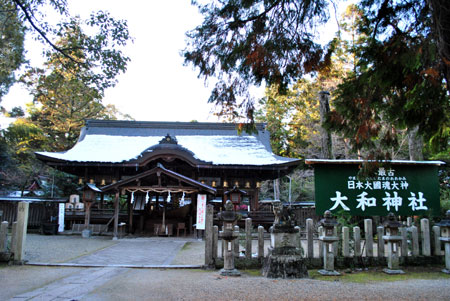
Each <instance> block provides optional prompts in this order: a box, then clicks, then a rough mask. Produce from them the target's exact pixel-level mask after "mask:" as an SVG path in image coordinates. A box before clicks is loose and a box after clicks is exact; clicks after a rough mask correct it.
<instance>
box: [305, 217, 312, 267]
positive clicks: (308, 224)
mask: <svg viewBox="0 0 450 301" xmlns="http://www.w3.org/2000/svg"><path fill="white" fill-rule="evenodd" d="M313 231H314V225H313V220H312V219H311V218H308V219H306V243H307V246H308V247H307V253H306V256H307V257H308V258H313V257H314V237H313Z"/></svg>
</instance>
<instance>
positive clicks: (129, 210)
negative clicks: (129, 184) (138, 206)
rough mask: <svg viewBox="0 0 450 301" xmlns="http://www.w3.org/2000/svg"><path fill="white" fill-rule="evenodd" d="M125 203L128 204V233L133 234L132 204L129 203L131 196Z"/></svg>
mask: <svg viewBox="0 0 450 301" xmlns="http://www.w3.org/2000/svg"><path fill="white" fill-rule="evenodd" d="M135 201H136V200H135ZM127 202H128V233H131V232H133V204H132V203H131V196H128V197H127Z"/></svg>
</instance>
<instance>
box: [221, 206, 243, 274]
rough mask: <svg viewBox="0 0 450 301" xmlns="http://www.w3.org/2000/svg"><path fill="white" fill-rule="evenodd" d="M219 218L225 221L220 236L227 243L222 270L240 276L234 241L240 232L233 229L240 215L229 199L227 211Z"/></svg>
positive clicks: (224, 272) (222, 272)
mask: <svg viewBox="0 0 450 301" xmlns="http://www.w3.org/2000/svg"><path fill="white" fill-rule="evenodd" d="M218 216H219V220H221V221H223V231H220V232H219V237H220V238H222V240H223V243H225V246H226V247H225V252H224V255H223V269H222V270H220V275H222V276H240V275H241V273H240V272H239V271H238V270H236V269H235V267H234V256H233V249H232V246H233V244H232V241H233V240H235V239H236V238H237V237H238V235H239V234H238V233H236V232H234V231H233V228H234V224H235V223H236V221H237V220H238V219H239V215H237V214H236V212H235V211H234V210H233V203H232V202H231V201H230V200H228V201H227V202H226V204H225V211H222V212H220V213H219V214H218Z"/></svg>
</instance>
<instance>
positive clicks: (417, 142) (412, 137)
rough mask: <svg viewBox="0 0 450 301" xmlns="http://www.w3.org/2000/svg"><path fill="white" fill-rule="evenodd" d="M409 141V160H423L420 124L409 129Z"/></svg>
mask: <svg viewBox="0 0 450 301" xmlns="http://www.w3.org/2000/svg"><path fill="white" fill-rule="evenodd" d="M408 143H409V160H413V161H422V160H423V153H422V148H423V138H422V136H421V135H420V134H419V126H415V127H413V128H412V129H409V130H408Z"/></svg>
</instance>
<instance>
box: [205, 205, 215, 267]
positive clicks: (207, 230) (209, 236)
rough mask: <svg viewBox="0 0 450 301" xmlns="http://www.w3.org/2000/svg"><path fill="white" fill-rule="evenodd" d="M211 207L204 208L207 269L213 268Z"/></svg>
mask: <svg viewBox="0 0 450 301" xmlns="http://www.w3.org/2000/svg"><path fill="white" fill-rule="evenodd" d="M213 214H214V207H213V205H207V206H206V217H205V266H206V267H207V268H214V259H213V249H212V248H213Z"/></svg>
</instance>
